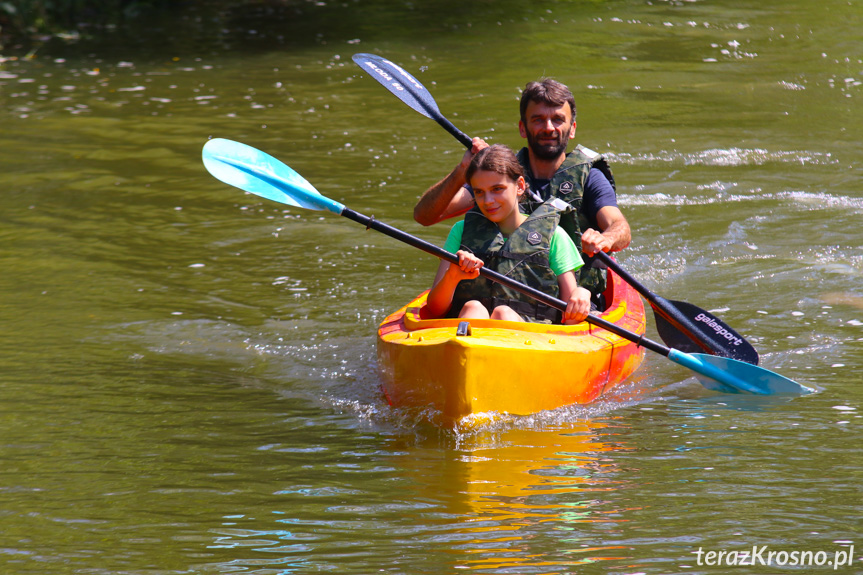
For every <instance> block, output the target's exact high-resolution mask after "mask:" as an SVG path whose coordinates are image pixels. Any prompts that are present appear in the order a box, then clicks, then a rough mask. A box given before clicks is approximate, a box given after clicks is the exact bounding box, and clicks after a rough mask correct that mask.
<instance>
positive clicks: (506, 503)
mask: <svg viewBox="0 0 863 575" xmlns="http://www.w3.org/2000/svg"><path fill="white" fill-rule="evenodd" d="M605 427H606V425H605V424H603V423H592V424H588V423H583V424H575V423H574V424H571V425H568V426H564V427H563V428H559V429H549V430H541V431H539V430H527V429H514V430H511V431H509V432H506V433H502V434H500V435H499V436H497V437H485V436H484V435H483V434H481V435H479V436H477V437H471V438H470V439H469V440H468V441H466V442H465V443H464V444H463V445H462V447H461V449H462V453H463V454H462V455H461V457H460V458H459V459H458V463H454V466H456V467H457V472H456V473H457V474H458V475H460V477H461V483H460V489H459V493H460V494H461V495H462V497H463V499H461V500H460V501H459V502H458V504H459V507H460V508H461V509H462V510H461V511H460V513H459V515H460V516H461V517H462V523H461V528H460V529H458V530H457V532H458V533H463V534H465V535H468V538H467V539H465V540H463V541H461V542H460V544H459V545H457V546H456V547H455V551H457V552H461V553H463V554H464V558H463V559H461V560H459V559H454V562H455V563H456V565H454V568H468V569H472V570H477V571H481V570H493V572H501V570H512V569H519V568H521V569H525V568H537V567H551V566H556V567H560V568H566V567H567V566H571V565H578V564H585V563H594V562H597V561H602V560H603V559H606V558H611V557H609V556H610V555H611V556H617V555H620V554H621V551H620V550H621V549H624V548H623V547H620V546H613V545H612V546H602V545H601V546H598V547H597V546H594V545H592V544H591V543H588V542H585V541H592V540H593V538H592V537H582V536H580V532H581V531H582V527H581V526H580V524H582V523H597V524H602V525H603V526H604V527H605V528H608V529H611V530H612V531H613V527H612V526H613V524H615V523H619V522H623V521H630V520H632V517H631V516H632V512H633V511H636V509H621V508H617V507H615V506H614V505H613V504H609V502H608V501H607V499H606V498H605V497H604V496H605V495H606V494H607V492H609V491H614V490H616V489H620V488H625V487H626V486H625V485H621V483H622V482H621V480H620V479H618V478H617V477H616V466H615V461H614V459H613V457H611V456H610V453H609V452H611V451H615V450H620V449H624V447H622V446H620V445H615V444H612V443H607V442H604V441H603V440H602V439H601V438H600V437H599V436H598V435H597V431H598V430H601V429H604V428H605ZM491 440H494V441H491ZM454 475H455V474H454ZM538 530H539V531H541V532H549V531H557V532H559V533H560V539H559V540H558V546H559V548H558V553H559V554H560V555H561V556H563V557H571V559H569V560H562V561H560V560H554V561H552V560H549V559H550V558H549V557H548V556H545V557H539V558H538V557H537V551H538V550H537V549H536V548H535V547H534V543H533V541H532V540H533V539H534V538H535V537H536V535H537V531H538ZM623 554H624V555H625V554H626V553H625V552H624V553H623Z"/></svg>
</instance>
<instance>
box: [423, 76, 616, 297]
mask: <svg viewBox="0 0 863 575" xmlns="http://www.w3.org/2000/svg"><path fill="white" fill-rule="evenodd" d="M520 112H521V119H520V120H519V123H518V130H519V134H521V137H522V138H525V139H527V147H526V148H523V149H522V150H521V151H520V152H519V153H518V160H519V162H520V163H521V164H522V166H523V167H524V170H525V179H526V181H527V183H528V185H529V188H530V197H529V199H528V202H527V203H526V204H525V206H524V208H525V209H527V210H528V211H529V212H532V211H533V210H535V209H536V208H537V207H538V206H539V205H540V204H542V203H543V202H544V201H545V200H547V199H549V198H551V197H558V198H560V199H562V200H564V201H566V202H567V203H568V204H569V205H570V206H571V207H572V210H571V211H570V212H568V213H565V214H563V215H562V216H561V219H560V226H561V227H562V228H563V229H564V230H566V232H567V233H568V234H569V235H570V237H572V239H573V241H574V242H575V245H576V246H580V248H581V251H582V254H583V255H584V256H586V257H585V258H584V259H585V262H586V264H585V266H584V268H582V271H581V273H580V275H579V280H578V283H579V285H580V286H582V287H585V288H587V289H588V290H590V292H591V294H592V295H593V300H594V303H595V304H596V305H597V306H598V307H599V309H604V302H602V301H601V297H600V296H601V294H602V292H603V291H604V290H605V285H606V282H605V270H603V269H599V268H597V267H593V266H591V260H590V257H591V256H593V255H594V254H596V253H597V252H599V251H603V252H616V251H620V250H622V249H624V248H625V247H627V246H628V245H629V242H630V241H631V239H632V236H631V232H630V229H629V223H628V222H627V221H626V218H625V217H624V216H623V213H622V212H621V211H620V209H619V208H618V207H617V197H616V195H615V188H614V178H613V176H612V175H611V170H610V169H609V167H608V163H607V162H606V161H605V158H603V157H602V156H601V155H599V154H597V153H596V152H593V151H592V150H588V149H587V148H583V147H582V146H577V147H576V149H575V150H573V151H572V152H570V153H569V154H567V153H566V148H567V145H568V144H569V140H571V139H573V138H574V137H575V129H576V122H575V114H576V108H575V98H574V97H573V95H572V92H570V90H569V88H567V87H566V86H565V85H564V84H561V83H560V82H557V81H556V80H552V79H550V78H546V79H544V80H542V81H540V82H530V83H528V84H527V86H525V89H524V92H523V93H522V96H521V104H520ZM487 146H488V144H487V143H486V142H485V141H483V140H482V139H480V138H474V139H473V142H472V146H471V149H470V150H468V151H467V152H465V154H464V156H463V157H462V160H461V162H459V164H458V165H457V166H456V167H455V169H453V171H452V172H450V174H449V175H448V176H447V177H446V178H444V179H443V180H441V181H440V182H438V183H437V184H435V185H433V186H432V187H431V188H429V189H428V190H426V192H425V193H424V194H423V195H422V197H421V198H420V200H419V202H417V205H416V207H415V208H414V219H415V220H416V221H417V223H420V224H422V225H424V226H430V225H432V224H436V223H438V222H440V221H442V220H445V219H448V218H451V217H455V216H458V215H460V214H463V213H465V212H466V211H468V210H469V209H471V208H472V207H473V206H474V205H475V203H474V200H473V194H472V193H471V191H470V189H469V188H468V187H467V186H466V184H465V178H464V175H465V170H466V169H467V166H468V165H469V164H470V160H471V158H473V156H474V154H476V153H477V152H479V151H480V150H481V149H483V148H486V147H487Z"/></svg>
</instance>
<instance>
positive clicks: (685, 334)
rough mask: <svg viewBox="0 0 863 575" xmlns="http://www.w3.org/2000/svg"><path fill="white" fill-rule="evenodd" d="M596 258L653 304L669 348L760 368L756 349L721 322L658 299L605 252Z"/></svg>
mask: <svg viewBox="0 0 863 575" xmlns="http://www.w3.org/2000/svg"><path fill="white" fill-rule="evenodd" d="M593 257H595V258H597V259H598V260H600V261H601V262H602V263H603V264H604V265H606V266H607V267H609V268H611V269H612V271H614V273H616V274H617V275H619V276H620V277H621V278H623V280H624V281H625V282H626V283H628V284H629V285H631V286H632V287H634V288H635V290H636V291H637V292H638V293H640V294H641V295H642V297H644V299H646V300H647V301H648V302H649V303H650V306H651V307H652V308H653V317H654V319H656V330H657V331H658V332H659V337H661V338H662V341H664V342H665V343H666V344H668V345H670V346H671V347H674V348H677V349H679V350H681V351H685V352H687V353H696V352H700V351H704V352H707V353H710V354H714V355H721V356H723V357H730V358H732V359H736V360H739V361H745V362H747V363H751V364H753V365H758V352H757V351H755V348H754V347H752V345H751V344H750V343H749V342H748V341H746V340H745V339H744V338H743V336H741V335H740V334H738V333H737V332H736V331H734V330H733V329H732V328H731V327H730V326H728V325H727V324H726V323H725V322H723V321H722V320H721V319H719V318H717V317H716V316H714V315H713V314H711V313H710V312H708V311H706V310H703V309H701V308H700V307H698V306H694V305H692V304H691V303H687V302H685V301H671V300H667V299H665V298H664V297H660V296H658V295H656V294H655V293H653V292H651V291H650V290H649V289H647V287H645V286H644V285H643V284H642V283H641V282H639V281H638V280H637V279H635V278H634V277H632V276H631V275H630V274H629V272H627V271H626V270H624V269H623V268H622V267H620V264H619V263H617V261H616V260H615V259H614V258H612V257H611V256H609V255H608V254H607V253H605V252H597V253H596V254H595V255H594V256H593Z"/></svg>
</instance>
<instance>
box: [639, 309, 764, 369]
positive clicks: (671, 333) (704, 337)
mask: <svg viewBox="0 0 863 575" xmlns="http://www.w3.org/2000/svg"><path fill="white" fill-rule="evenodd" d="M654 297H655V299H656V300H657V301H656V302H655V303H656V305H655V306H654V308H653V312H654V313H653V315H654V317H655V319H656V331H657V332H658V333H659V337H661V338H662V341H664V342H665V343H666V344H667V345H668V347H673V348H675V349H679V350H680V351H685V352H686V353H701V352H705V351H708V350H705V349H704V348H703V347H701V346H700V345H699V344H698V343H696V341H700V342H702V343H703V344H704V345H706V346H707V347H708V348H709V351H710V352H711V353H714V354H716V355H721V356H723V357H730V358H731V359H736V360H738V361H745V362H746V363H751V364H753V365H758V352H757V351H756V350H755V348H754V347H752V344H750V343H749V342H748V341H746V339H745V338H744V337H743V336H741V335H740V334H738V333H737V332H736V331H734V329H732V328H731V327H730V326H728V325H727V324H726V323H725V322H723V321H722V320H721V319H719V318H717V317H716V316H714V315H713V314H711V313H710V312H707V311H705V310H703V309H701V308H700V307H697V306H694V305H692V304H691V303H687V302H685V301H670V300H667V299H664V298H660V297H659V296H654ZM653 303H654V302H651V305H653ZM666 314H667V316H668V317H666ZM687 323H688V324H690V325H693V326H695V329H697V330H698V331H697V333H696V334H695V335H694V337H689V336H688V335H687V331H688V330H687V329H686V325H687ZM694 340H695V341H694Z"/></svg>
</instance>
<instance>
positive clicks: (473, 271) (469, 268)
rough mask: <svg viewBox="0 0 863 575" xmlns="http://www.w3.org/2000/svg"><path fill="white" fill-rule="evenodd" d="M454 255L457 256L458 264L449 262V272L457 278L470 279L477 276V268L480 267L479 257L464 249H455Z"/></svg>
mask: <svg viewBox="0 0 863 575" xmlns="http://www.w3.org/2000/svg"><path fill="white" fill-rule="evenodd" d="M456 255H457V256H458V265H457V266H456V265H455V264H450V266H449V270H448V272H449V273H451V274H455V275H456V276H457V277H458V279H459V280H463V279H468V280H472V279H476V278H477V277H479V270H480V268H482V260H481V259H479V258H478V257H476V256H475V255H473V254H472V253H470V252H467V251H464V250H459V251H457V252H456Z"/></svg>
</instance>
